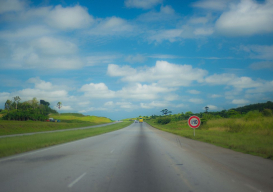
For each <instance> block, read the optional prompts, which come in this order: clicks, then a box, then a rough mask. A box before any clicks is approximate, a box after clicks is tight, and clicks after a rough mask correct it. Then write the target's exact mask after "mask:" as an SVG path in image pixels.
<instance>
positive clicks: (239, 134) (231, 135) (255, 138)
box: [146, 117, 273, 160]
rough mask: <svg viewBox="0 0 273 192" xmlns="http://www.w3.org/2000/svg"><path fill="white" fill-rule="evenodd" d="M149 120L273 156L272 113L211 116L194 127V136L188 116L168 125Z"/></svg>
mask: <svg viewBox="0 0 273 192" xmlns="http://www.w3.org/2000/svg"><path fill="white" fill-rule="evenodd" d="M146 122H147V123H149V124H150V125H152V126H153V127H155V128H158V129H160V130H162V131H166V132H170V133H174V134H177V135H180V136H183V137H187V138H190V139H194V140H199V141H203V142H207V143H211V144H214V145H217V146H221V147H225V148H229V149H232V150H235V151H240V152H243V153H248V154H252V155H257V156H261V157H264V158H268V159H272V160H273V118H272V117H259V118H255V119H253V120H249V119H245V118H238V119H230V118H229V119H214V120H209V121H208V122H207V124H206V125H204V126H201V127H200V128H198V129H196V130H195V137H194V136H193V129H191V128H189V126H188V124H187V121H186V120H184V121H172V122H171V123H169V124H167V125H160V124H158V123H156V120H146Z"/></svg>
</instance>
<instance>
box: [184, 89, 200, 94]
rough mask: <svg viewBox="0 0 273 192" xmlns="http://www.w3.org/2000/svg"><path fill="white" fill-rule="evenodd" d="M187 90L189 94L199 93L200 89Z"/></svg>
mask: <svg viewBox="0 0 273 192" xmlns="http://www.w3.org/2000/svg"><path fill="white" fill-rule="evenodd" d="M187 92H188V93H190V94H200V91H197V90H188V91H187Z"/></svg>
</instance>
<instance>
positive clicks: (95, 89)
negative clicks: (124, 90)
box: [79, 83, 115, 98]
mask: <svg viewBox="0 0 273 192" xmlns="http://www.w3.org/2000/svg"><path fill="white" fill-rule="evenodd" d="M79 91H81V92H84V96H85V97H89V98H113V97H115V92H114V91H111V90H109V89H108V87H107V86H106V85H105V84H104V83H97V84H95V83H90V84H85V85H83V86H82V87H81V88H80V90H79Z"/></svg>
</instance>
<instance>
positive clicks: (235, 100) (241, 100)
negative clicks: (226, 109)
mask: <svg viewBox="0 0 273 192" xmlns="http://www.w3.org/2000/svg"><path fill="white" fill-rule="evenodd" d="M231 103H233V104H236V105H245V104H247V103H249V101H248V100H245V99H233V100H232V102H231Z"/></svg>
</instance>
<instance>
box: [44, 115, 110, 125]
mask: <svg viewBox="0 0 273 192" xmlns="http://www.w3.org/2000/svg"><path fill="white" fill-rule="evenodd" d="M49 117H52V118H54V119H59V120H61V122H66V123H79V122H90V123H94V124H102V123H111V122H112V120H111V119H109V118H106V117H97V116H85V115H83V114H80V113H61V114H60V115H59V114H50V115H49Z"/></svg>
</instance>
